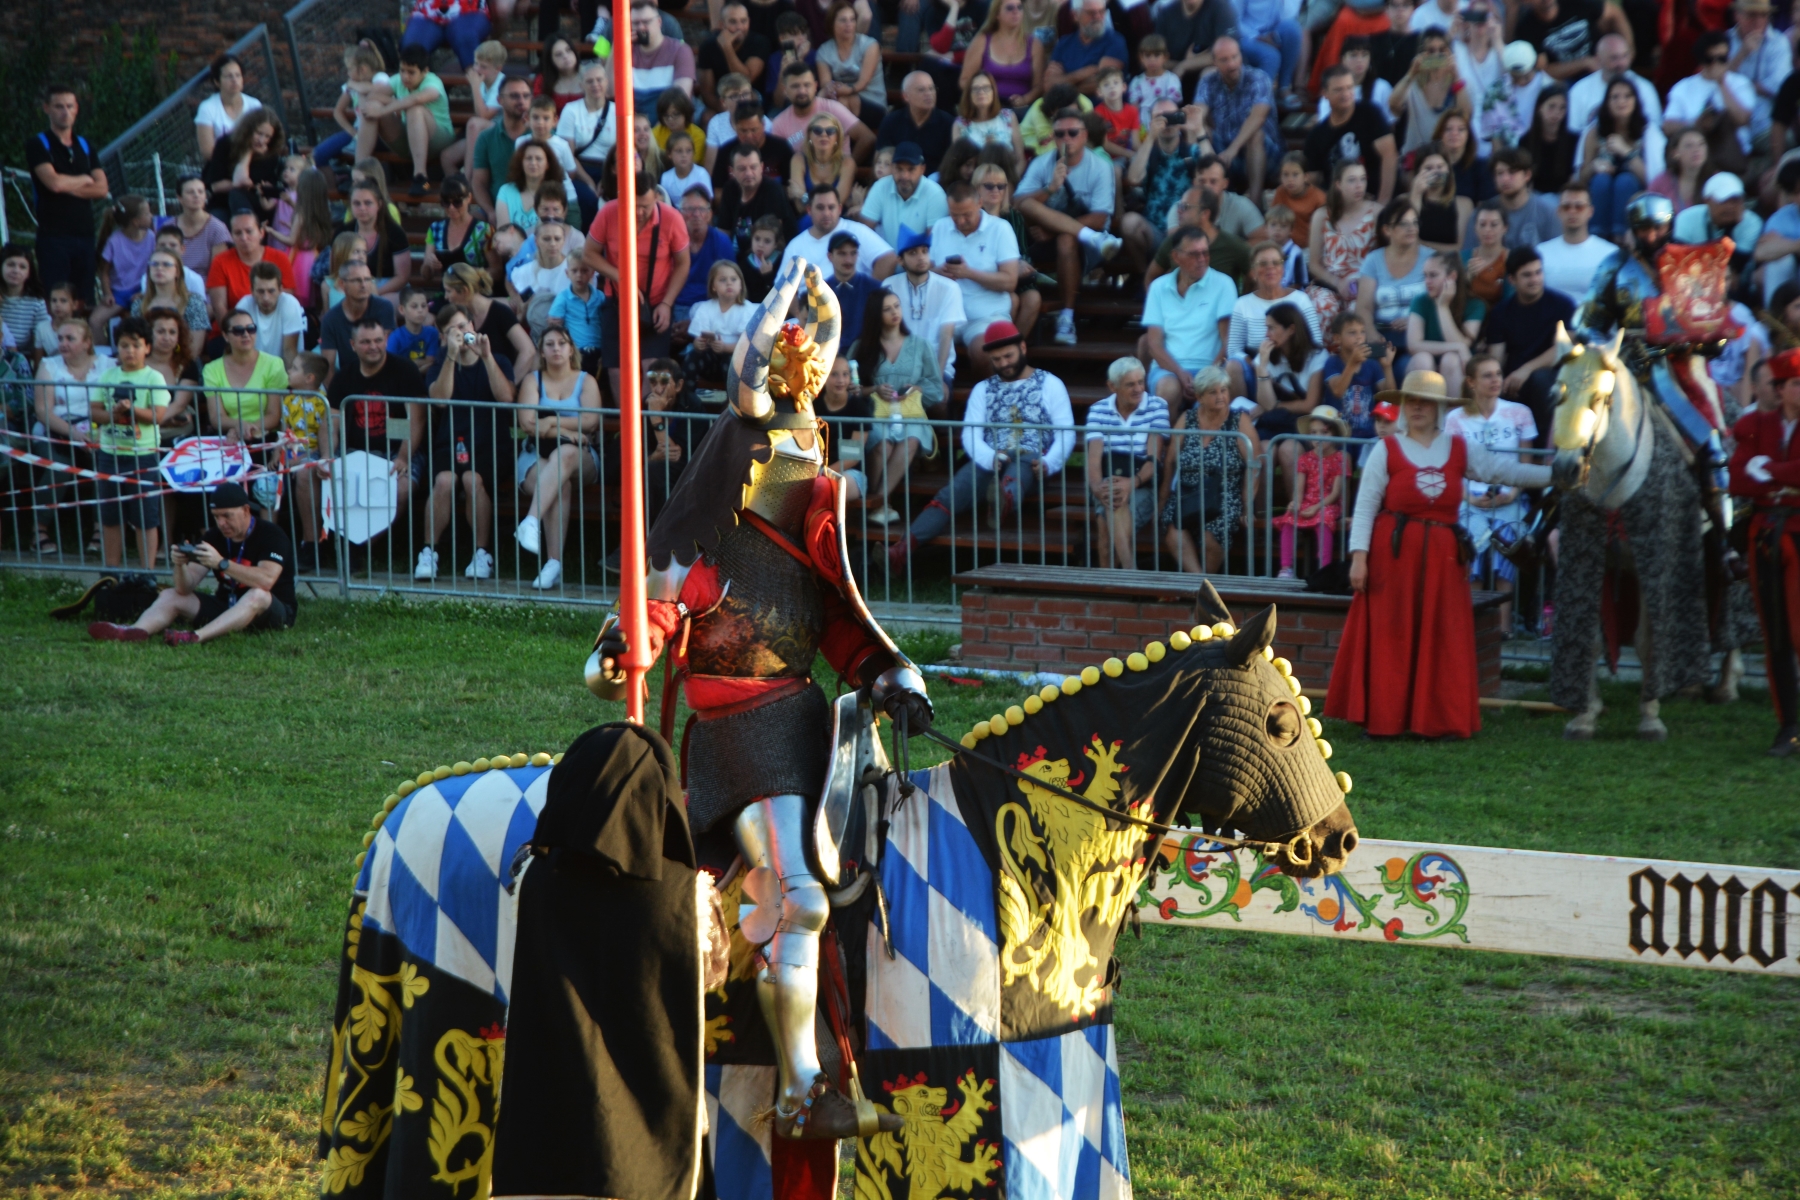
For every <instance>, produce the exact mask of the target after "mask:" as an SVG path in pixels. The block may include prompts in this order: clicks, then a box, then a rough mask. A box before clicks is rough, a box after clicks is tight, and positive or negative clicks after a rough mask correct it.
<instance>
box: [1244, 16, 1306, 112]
mask: <svg viewBox="0 0 1800 1200" xmlns="http://www.w3.org/2000/svg"><path fill="white" fill-rule="evenodd" d="M1270 32H1272V33H1273V34H1274V35H1275V40H1276V42H1277V43H1279V46H1271V45H1269V43H1267V42H1265V41H1262V40H1260V39H1258V38H1252V37H1247V36H1246V37H1245V38H1244V39H1243V49H1244V61H1245V62H1247V63H1249V64H1250V65H1251V66H1253V67H1256V68H1257V69H1258V70H1260V71H1262V73H1263V74H1265V75H1267V76H1268V77H1269V78H1270V79H1272V80H1274V81H1275V91H1276V94H1277V95H1279V94H1280V93H1281V92H1283V91H1285V90H1287V89H1288V88H1291V87H1293V86H1294V70H1295V68H1296V67H1298V66H1299V65H1300V26H1299V25H1298V24H1296V23H1295V22H1293V21H1289V20H1286V19H1283V20H1280V21H1277V22H1275V28H1274V29H1273V30H1271V31H1270Z"/></svg>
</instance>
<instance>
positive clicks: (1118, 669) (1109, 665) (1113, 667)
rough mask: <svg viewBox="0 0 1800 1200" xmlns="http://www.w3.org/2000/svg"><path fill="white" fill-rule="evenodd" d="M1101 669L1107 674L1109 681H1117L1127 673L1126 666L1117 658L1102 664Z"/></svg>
mask: <svg viewBox="0 0 1800 1200" xmlns="http://www.w3.org/2000/svg"><path fill="white" fill-rule="evenodd" d="M1100 669H1101V670H1102V671H1105V672H1106V677H1107V678H1108V679H1117V678H1118V677H1119V676H1121V675H1123V674H1124V673H1125V664H1124V663H1122V662H1120V661H1119V660H1118V659H1116V658H1109V659H1107V660H1106V661H1105V662H1103V663H1101V664H1100Z"/></svg>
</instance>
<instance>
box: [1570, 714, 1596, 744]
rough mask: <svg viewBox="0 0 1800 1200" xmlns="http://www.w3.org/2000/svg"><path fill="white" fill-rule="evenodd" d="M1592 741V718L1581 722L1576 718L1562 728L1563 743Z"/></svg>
mask: <svg viewBox="0 0 1800 1200" xmlns="http://www.w3.org/2000/svg"><path fill="white" fill-rule="evenodd" d="M1593 740H1594V722H1593V720H1592V718H1589V719H1588V720H1582V719H1581V718H1579V717H1578V718H1576V719H1575V720H1573V721H1570V722H1569V723H1568V724H1566V725H1564V726H1563V741H1565V742H1591V741H1593Z"/></svg>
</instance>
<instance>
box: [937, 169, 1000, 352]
mask: <svg viewBox="0 0 1800 1200" xmlns="http://www.w3.org/2000/svg"><path fill="white" fill-rule="evenodd" d="M945 195H946V197H947V198H948V199H949V208H950V215H949V216H947V217H944V218H943V219H942V220H940V221H938V223H937V224H935V225H933V226H932V227H931V268H932V270H933V271H935V272H937V273H938V274H940V275H943V276H945V277H946V278H948V279H953V280H955V281H956V285H957V287H959V288H961V289H962V306H963V317H964V320H963V323H962V325H961V326H960V327H959V328H958V329H957V331H956V340H957V341H959V342H961V343H962V344H963V345H964V346H967V347H968V349H969V359H970V361H971V362H972V363H973V364H974V366H975V372H976V374H978V375H982V376H987V375H991V374H992V373H993V369H994V368H993V364H992V363H991V362H989V361H988V356H987V352H986V351H985V350H984V349H983V348H982V343H983V342H984V341H985V340H986V337H987V330H988V326H989V325H992V324H993V323H994V322H995V321H1010V320H1012V315H1013V309H1012V305H1013V294H1014V293H1015V292H1016V291H1017V290H1018V287H1019V239H1018V238H1017V237H1015V236H1014V235H1013V228H1012V224H1011V223H1010V222H1008V221H1002V220H1001V219H1000V218H999V217H996V216H994V215H992V214H991V213H987V212H984V211H983V210H982V207H981V203H980V201H978V200H976V199H975V189H974V188H972V187H970V186H969V185H968V184H967V183H964V182H963V181H962V180H960V179H959V180H957V181H956V182H955V183H952V184H951V185H950V187H949V189H948V190H947V191H946V192H945Z"/></svg>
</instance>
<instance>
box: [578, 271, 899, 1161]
mask: <svg viewBox="0 0 1800 1200" xmlns="http://www.w3.org/2000/svg"><path fill="white" fill-rule="evenodd" d="M803 282H804V289H805V290H804V295H803V296H802V305H801V307H802V311H803V313H804V316H803V319H802V321H800V322H787V323H784V317H785V315H786V314H787V312H788V311H789V309H790V307H791V306H792V305H793V301H794V297H795V295H796V293H797V292H799V291H800V289H801V286H802V283H803ZM840 318H841V314H840V312H839V309H838V302H837V297H836V295H835V294H834V293H833V292H832V291H831V289H830V287H828V286H827V285H826V283H825V280H824V279H823V278H822V277H821V275H820V273H819V271H818V269H817V268H816V267H813V266H811V265H808V264H807V263H806V262H805V261H804V260H802V259H793V260H790V261H789V262H788V264H787V265H786V266H785V267H784V268H783V270H782V273H781V275H780V276H779V278H778V279H777V280H776V282H775V285H774V287H773V288H772V289H771V290H770V292H769V294H768V296H767V297H766V298H765V299H764V300H763V303H762V305H761V306H760V307H759V308H758V309H757V310H756V311H755V313H754V314H752V316H751V319H750V327H749V330H748V334H749V336H748V337H747V338H745V339H744V340H742V341H740V342H739V343H738V347H737V350H736V352H735V353H734V354H733V355H732V360H731V366H730V370H729V373H728V375H727V379H726V394H727V396H728V397H729V398H730V408H729V411H727V412H726V413H725V414H724V415H723V416H721V417H720V418H719V421H718V422H717V424H716V426H715V428H714V429H713V430H712V431H711V432H710V433H709V434H708V435H707V437H706V439H705V440H704V441H703V442H702V443H701V445H700V448H699V450H698V451H697V453H696V454H695V457H694V460H693V462H692V464H691V465H690V466H689V468H688V469H687V470H686V471H685V472H683V474H682V476H681V479H680V482H679V483H678V484H677V485H676V487H675V490H674V491H673V492H672V493H671V494H670V496H669V499H668V502H667V504H666V505H665V506H664V508H663V510H662V512H661V513H660V514H659V515H658V516H657V518H656V520H655V522H654V523H653V524H652V525H651V527H650V533H649V577H648V581H647V595H648V597H649V626H650V639H651V643H652V644H651V647H650V654H651V659H652V661H654V659H655V658H656V657H657V656H659V655H660V654H661V653H662V652H663V651H664V649H665V648H666V649H667V650H668V651H669V653H670V655H671V656H672V663H673V666H674V667H675V674H676V680H677V681H678V682H679V684H680V686H681V688H682V691H683V695H684V697H685V699H686V700H687V703H688V707H689V708H691V709H692V710H693V712H694V718H693V720H692V721H691V722H690V723H689V725H688V730H687V732H686V734H685V735H684V738H683V746H682V755H683V758H684V761H685V764H686V767H685V771H686V785H687V804H688V821H689V824H690V826H691V827H692V829H693V831H694V834H695V836H696V837H698V836H700V835H701V834H704V833H705V832H706V831H707V830H709V829H712V828H715V827H717V826H720V825H723V824H727V823H728V824H729V828H730V829H731V830H732V832H733V834H734V835H735V837H736V840H737V845H738V848H739V850H740V851H741V852H742V854H743V858H744V862H745V865H746V867H747V868H748V869H750V871H751V872H752V874H751V877H750V879H749V880H748V881H747V882H746V892H752V891H753V889H752V887H751V883H753V882H756V881H758V880H759V879H760V880H762V881H767V882H766V887H767V891H768V894H767V895H758V896H757V899H758V900H759V901H766V902H767V903H769V904H771V905H775V904H778V905H779V909H780V916H779V919H778V920H777V921H774V922H770V923H769V926H770V927H771V928H772V930H773V933H772V936H770V937H769V938H768V941H767V944H766V945H764V946H763V947H762V948H761V960H762V962H763V963H764V964H765V965H764V966H763V967H762V970H761V972H760V974H759V975H758V976H757V981H756V986H757V996H758V1000H759V1002H760V1006H761V1008H762V1011H763V1016H764V1018H765V1019H766V1020H767V1021H768V1025H769V1031H770V1034H771V1035H772V1037H773V1040H774V1043H775V1046H776V1053H777V1058H778V1064H777V1066H778V1073H779V1088H778V1093H777V1098H776V1105H775V1115H774V1121H775V1130H776V1132H777V1133H778V1134H780V1135H781V1136H785V1137H793V1138H798V1137H806V1138H844V1137H853V1136H857V1135H858V1134H859V1133H860V1134H861V1135H863V1136H868V1135H870V1134H872V1133H874V1132H875V1131H876V1130H877V1129H886V1130H891V1129H897V1128H899V1119H898V1118H897V1117H893V1116H889V1115H886V1114H881V1113H879V1112H877V1110H876V1109H875V1108H874V1106H873V1105H871V1104H868V1103H866V1102H855V1101H853V1100H852V1099H851V1098H850V1097H847V1096H845V1095H844V1094H843V1093H841V1092H839V1091H836V1090H835V1089H834V1088H833V1087H832V1085H831V1082H830V1080H829V1079H828V1078H827V1077H826V1076H825V1075H824V1074H823V1073H822V1072H821V1070H820V1064H819V1051H818V1046H817V1042H816V1038H815V1035H814V1025H815V1014H816V1011H817V1002H818V967H819V952H820V935H821V933H822V932H823V930H824V929H825V924H826V921H827V919H828V917H829V916H830V901H829V897H828V896H827V893H826V884H827V883H829V882H830V881H831V880H832V879H833V878H834V877H835V875H836V870H837V864H836V863H835V862H833V863H822V862H820V861H819V855H820V854H821V853H823V851H822V850H821V849H820V848H819V838H818V837H817V836H816V834H815V827H814V822H815V819H816V816H817V808H818V803H819V799H820V795H821V791H822V790H823V788H824V786H825V781H826V774H827V765H828V760H829V757H830V751H831V746H830V727H831V707H830V705H829V704H828V702H827V701H826V698H825V693H824V692H823V691H822V690H820V688H819V685H818V684H817V683H815V682H813V679H812V667H813V662H814V659H815V658H816V656H817V655H819V654H821V653H823V654H824V656H825V658H826V661H827V662H829V663H830V664H831V666H832V667H833V668H834V669H835V670H836V671H837V672H838V674H839V675H840V677H841V678H842V679H843V680H844V682H845V683H847V684H848V685H850V686H851V687H854V688H857V689H863V690H865V691H866V693H867V694H868V696H869V698H870V701H871V707H872V708H873V710H874V711H878V712H882V713H886V714H887V715H889V716H890V717H893V718H895V719H896V720H900V721H904V722H906V723H907V724H908V725H910V727H911V728H914V729H920V728H924V727H925V726H926V725H927V724H928V723H929V722H930V720H931V715H932V710H931V703H930V701H929V700H928V699H927V697H926V694H925V684H924V680H923V679H922V678H920V676H919V673H918V671H917V670H916V669H915V668H914V665H913V664H912V662H911V661H909V660H908V659H907V657H906V656H905V655H904V654H902V653H901V652H900V650H899V648H898V647H896V646H895V645H894V643H893V641H892V639H890V638H889V637H888V636H887V634H886V633H885V632H884V631H883V630H882V629H881V627H880V626H879V625H878V624H876V622H875V620H874V618H873V617H872V616H871V615H870V614H869V610H868V608H867V606H866V605H865V604H864V603H863V600H862V597H861V595H860V593H859V592H858V590H857V587H856V583H855V581H854V580H853V578H852V577H851V573H850V569H849V561H850V559H849V549H848V545H847V543H846V541H845V539H844V501H845V494H844V480H843V478H842V477H841V476H839V475H837V474H836V473H835V472H833V471H830V470H828V469H827V468H826V466H825V464H826V462H827V461H828V460H827V458H826V455H825V446H824V444H823V439H824V436H825V435H824V432H823V427H822V424H821V423H820V422H819V421H818V420H817V418H816V417H815V416H814V413H813V399H814V397H815V396H817V395H818V393H819V391H820V390H821V388H822V387H823V385H824V381H825V376H826V374H827V373H828V372H829V370H830V368H831V364H832V362H833V360H834V359H835V358H836V356H837V346H838V331H839V326H840ZM625 650H626V643H625V638H624V633H623V631H622V629H621V628H620V626H619V625H618V623H617V620H616V617H611V618H608V621H607V623H606V625H605V626H604V627H603V628H602V630H601V633H600V637H599V639H598V641H597V643H596V645H595V649H594V654H593V656H592V657H591V658H590V659H589V661H588V686H589V688H590V689H591V690H593V691H594V693H595V694H596V695H599V696H601V697H602V698H603V699H620V698H623V695H624V686H625V676H624V672H623V669H622V666H621V664H622V662H623V658H624V654H625ZM675 686H676V683H675V682H671V683H670V684H669V685H668V686H667V687H665V689H664V694H663V725H664V733H665V736H667V735H668V734H670V733H672V732H673V729H672V722H673V714H674V688H675ZM777 881H778V883H779V891H778V894H777V893H776V889H775V883H776V882H777ZM777 896H778V898H777ZM748 927H749V923H746V925H745V926H743V928H745V929H746V932H748Z"/></svg>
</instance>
